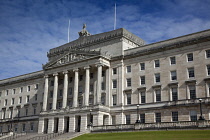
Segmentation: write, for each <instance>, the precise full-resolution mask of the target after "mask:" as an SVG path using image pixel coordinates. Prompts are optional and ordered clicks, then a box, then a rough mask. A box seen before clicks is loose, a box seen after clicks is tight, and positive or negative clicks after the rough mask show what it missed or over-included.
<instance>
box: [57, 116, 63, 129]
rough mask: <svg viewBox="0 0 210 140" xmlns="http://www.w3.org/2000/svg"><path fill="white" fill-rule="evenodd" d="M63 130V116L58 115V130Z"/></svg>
mask: <svg viewBox="0 0 210 140" xmlns="http://www.w3.org/2000/svg"><path fill="white" fill-rule="evenodd" d="M63 131H64V116H62V117H59V120H58V132H63Z"/></svg>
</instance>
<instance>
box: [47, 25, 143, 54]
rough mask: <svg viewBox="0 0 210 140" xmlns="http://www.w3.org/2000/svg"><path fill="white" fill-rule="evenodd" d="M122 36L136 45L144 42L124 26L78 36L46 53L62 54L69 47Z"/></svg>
mask: <svg viewBox="0 0 210 140" xmlns="http://www.w3.org/2000/svg"><path fill="white" fill-rule="evenodd" d="M122 37H124V38H126V39H128V40H129V41H131V42H134V43H135V44H137V45H138V46H143V45H144V44H145V41H144V40H142V39H141V38H139V37H138V36H136V35H134V34H132V33H131V32H129V31H127V30H126V29H124V28H120V29H117V30H114V31H110V32H105V33H100V34H96V35H91V36H85V37H80V38H79V39H77V40H74V41H72V42H70V43H67V44H64V45H62V46H59V47H56V48H53V49H51V50H50V52H49V53H48V57H52V56H54V55H55V54H62V53H64V52H66V51H68V50H69V49H70V48H71V49H75V48H86V47H87V46H91V45H95V44H99V43H102V42H106V41H109V40H113V39H116V38H122Z"/></svg>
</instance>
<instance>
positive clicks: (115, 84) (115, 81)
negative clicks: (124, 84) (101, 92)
mask: <svg viewBox="0 0 210 140" xmlns="http://www.w3.org/2000/svg"><path fill="white" fill-rule="evenodd" d="M112 88H117V80H113V81H112Z"/></svg>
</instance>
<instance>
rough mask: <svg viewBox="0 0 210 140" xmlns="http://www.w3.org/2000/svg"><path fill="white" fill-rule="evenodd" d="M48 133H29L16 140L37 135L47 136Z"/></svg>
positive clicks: (25, 139)
mask: <svg viewBox="0 0 210 140" xmlns="http://www.w3.org/2000/svg"><path fill="white" fill-rule="evenodd" d="M46 135H47V134H37V133H27V134H26V135H25V136H21V137H18V138H16V139H15V140H28V139H30V138H34V137H37V136H46Z"/></svg>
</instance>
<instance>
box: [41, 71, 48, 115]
mask: <svg viewBox="0 0 210 140" xmlns="http://www.w3.org/2000/svg"><path fill="white" fill-rule="evenodd" d="M44 78H45V86H44V98H43V106H42V110H43V111H46V110H47V97H48V75H46V76H44Z"/></svg>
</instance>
